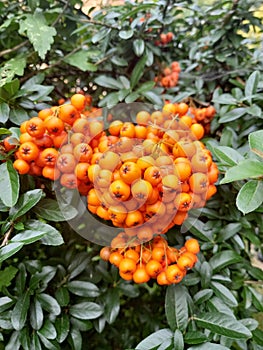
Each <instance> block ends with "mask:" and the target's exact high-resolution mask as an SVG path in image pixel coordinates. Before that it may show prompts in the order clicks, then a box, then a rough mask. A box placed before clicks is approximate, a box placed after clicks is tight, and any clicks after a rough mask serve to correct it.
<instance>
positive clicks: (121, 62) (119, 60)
mask: <svg viewBox="0 0 263 350" xmlns="http://www.w3.org/2000/svg"><path fill="white" fill-rule="evenodd" d="M111 62H112V63H113V64H115V66H119V67H127V66H128V62H127V61H126V60H125V59H124V58H122V57H119V56H113V57H112V58H111Z"/></svg>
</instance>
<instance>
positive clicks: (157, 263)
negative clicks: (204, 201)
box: [100, 235, 200, 285]
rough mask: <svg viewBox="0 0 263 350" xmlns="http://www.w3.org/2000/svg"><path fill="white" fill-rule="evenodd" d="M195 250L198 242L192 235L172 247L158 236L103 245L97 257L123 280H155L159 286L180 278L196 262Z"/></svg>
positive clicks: (140, 281) (196, 251)
mask: <svg viewBox="0 0 263 350" xmlns="http://www.w3.org/2000/svg"><path fill="white" fill-rule="evenodd" d="M199 250H200V249H199V243H198V241H197V240H196V239H194V238H191V239H188V240H187V241H186V242H185V245H184V246H183V247H181V248H180V249H176V248H175V247H170V246H169V245H168V243H167V241H166V239H165V238H164V237H163V236H160V235H159V236H156V237H154V238H153V239H152V240H151V241H149V242H147V243H145V244H140V245H137V246H134V247H130V246H126V247H119V248H114V247H103V248H102V249H101V251H100V257H101V258H102V259H103V260H105V261H109V262H110V263H111V264H113V265H115V266H116V267H117V268H118V269H119V274H120V276H121V277H122V278H123V279H124V280H127V281H134V282H135V283H146V282H148V281H149V280H150V279H155V280H156V281H157V283H158V284H159V285H169V284H176V283H179V282H181V281H182V279H183V278H184V276H185V275H186V273H187V271H189V270H190V269H192V268H193V267H194V265H195V263H196V262H197V260H198V259H197V254H198V253H199Z"/></svg>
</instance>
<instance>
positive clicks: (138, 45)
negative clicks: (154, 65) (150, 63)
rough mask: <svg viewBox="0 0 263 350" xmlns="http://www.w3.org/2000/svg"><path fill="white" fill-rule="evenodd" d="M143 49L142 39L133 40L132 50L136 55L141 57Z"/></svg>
mask: <svg viewBox="0 0 263 350" xmlns="http://www.w3.org/2000/svg"><path fill="white" fill-rule="evenodd" d="M144 49H145V44H144V40H142V39H135V40H134V41H133V51H134V53H135V55H136V56H138V57H141V56H142V54H143V53H144ZM145 63H146V61H145Z"/></svg>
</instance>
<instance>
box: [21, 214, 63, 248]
mask: <svg viewBox="0 0 263 350" xmlns="http://www.w3.org/2000/svg"><path fill="white" fill-rule="evenodd" d="M25 228H26V229H27V230H29V231H35V232H38V233H39V234H43V235H42V237H41V243H42V244H45V245H54V246H56V245H61V244H63V242H64V241H63V237H62V236H61V234H60V232H59V231H58V230H57V229H55V228H54V227H53V226H51V225H48V224H46V223H44V222H41V221H39V220H33V219H32V220H29V221H27V222H26V224H25Z"/></svg>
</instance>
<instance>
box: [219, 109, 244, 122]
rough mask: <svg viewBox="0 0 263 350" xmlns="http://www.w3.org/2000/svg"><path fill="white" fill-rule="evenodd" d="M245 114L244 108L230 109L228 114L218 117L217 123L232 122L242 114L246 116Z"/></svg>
mask: <svg viewBox="0 0 263 350" xmlns="http://www.w3.org/2000/svg"><path fill="white" fill-rule="evenodd" d="M246 112H247V111H246V108H244V107H240V108H235V109H232V110H231V111H230V112H227V113H225V114H224V115H223V116H222V117H220V119H219V123H228V122H232V121H233V120H236V119H239V118H240V117H242V116H243V115H244V114H246Z"/></svg>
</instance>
